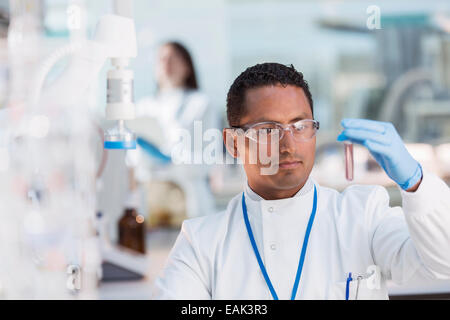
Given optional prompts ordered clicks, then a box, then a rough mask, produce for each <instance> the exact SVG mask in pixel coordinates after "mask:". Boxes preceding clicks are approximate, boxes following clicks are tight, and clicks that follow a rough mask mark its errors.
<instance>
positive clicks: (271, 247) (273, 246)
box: [270, 243, 277, 251]
mask: <svg viewBox="0 0 450 320" xmlns="http://www.w3.org/2000/svg"><path fill="white" fill-rule="evenodd" d="M270 249H272V250H274V251H275V250H277V245H276V244H275V243H272V244H271V245H270Z"/></svg>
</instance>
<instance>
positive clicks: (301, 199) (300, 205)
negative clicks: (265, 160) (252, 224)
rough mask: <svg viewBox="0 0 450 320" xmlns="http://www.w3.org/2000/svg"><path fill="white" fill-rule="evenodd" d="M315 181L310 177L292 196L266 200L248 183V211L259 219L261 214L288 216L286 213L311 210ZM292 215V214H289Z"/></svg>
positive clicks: (246, 194) (246, 193) (246, 197)
mask: <svg viewBox="0 0 450 320" xmlns="http://www.w3.org/2000/svg"><path fill="white" fill-rule="evenodd" d="M315 184H316V183H315V181H314V180H313V179H312V178H310V177H309V178H308V180H307V181H306V183H305V185H304V186H303V187H302V188H301V189H300V190H299V191H298V192H297V193H296V194H295V195H294V196H292V197H290V198H285V199H278V200H265V199H263V198H262V197H261V196H260V195H258V194H257V193H256V192H254V191H253V190H252V189H251V188H250V186H249V185H248V181H247V183H246V186H245V191H244V192H245V202H246V205H247V209H248V213H249V215H250V216H254V217H256V218H257V219H260V218H261V215H260V214H263V215H265V214H268V215H272V214H275V215H276V216H278V215H283V216H286V214H288V213H291V214H298V213H299V212H300V211H305V214H306V211H308V210H309V211H311V207H312V200H313V192H312V191H313V188H314V185H315ZM288 215H290V214H288Z"/></svg>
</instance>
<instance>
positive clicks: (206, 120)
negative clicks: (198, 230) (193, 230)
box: [137, 41, 218, 218]
mask: <svg viewBox="0 0 450 320" xmlns="http://www.w3.org/2000/svg"><path fill="white" fill-rule="evenodd" d="M155 70H156V82H157V92H156V95H155V96H154V97H147V98H145V99H143V100H141V101H140V102H139V103H138V104H137V114H138V117H152V118H155V119H157V122H158V124H159V126H160V128H161V131H162V141H163V143H160V144H158V147H159V148H160V150H161V151H162V152H163V153H164V154H166V155H168V156H170V155H171V153H172V149H173V147H174V146H175V145H176V144H177V143H178V142H179V141H180V130H179V129H184V130H187V131H189V132H190V136H191V138H192V140H191V146H192V145H194V143H193V139H194V122H195V121H201V125H202V129H203V132H204V131H205V130H207V129H209V128H217V127H218V117H217V116H216V114H215V113H214V110H213V109H212V108H211V107H210V106H209V99H208V98H207V96H206V95H205V94H204V93H202V92H201V91H200V90H199V86H198V81H197V76H196V72H195V68H194V64H193V61H192V57H191V55H190V54H189V52H188V50H187V49H186V48H185V47H184V46H183V45H182V44H180V43H179V42H173V41H172V42H167V43H165V44H163V45H162V46H161V47H160V48H159V51H158V58H157V65H156V69H155ZM200 138H201V137H200ZM197 139H199V137H197ZM194 152H202V150H194ZM193 158H194V154H193V153H192V154H191V159H193ZM208 172H209V169H208V167H207V166H206V165H175V164H172V165H171V166H170V168H169V169H168V170H166V172H165V173H164V179H165V180H168V181H172V182H175V183H176V184H178V185H179V186H180V187H181V189H182V190H183V191H184V193H185V199H186V213H187V216H188V218H192V217H196V216H201V215H206V214H210V213H212V212H214V211H215V206H214V199H213V195H212V193H211V190H210V187H209V183H208Z"/></svg>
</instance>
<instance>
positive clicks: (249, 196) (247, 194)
mask: <svg viewBox="0 0 450 320" xmlns="http://www.w3.org/2000/svg"><path fill="white" fill-rule="evenodd" d="M313 187H314V181H313V180H312V178H311V177H308V180H307V181H306V183H305V185H304V186H303V187H302V188H301V189H300V190H299V191H298V192H297V193H296V194H295V195H294V196H292V197H291V198H297V197H301V196H304V195H305V194H307V193H308V192H310V191H311V190H312V189H313ZM245 197H246V199H250V200H253V201H270V202H274V203H276V202H282V201H284V200H286V199H279V200H265V199H263V198H262V197H261V196H260V195H259V194H257V193H256V192H255V191H253V190H252V188H250V186H249V185H248V181H247V183H246V184H245ZM291 198H287V199H291Z"/></svg>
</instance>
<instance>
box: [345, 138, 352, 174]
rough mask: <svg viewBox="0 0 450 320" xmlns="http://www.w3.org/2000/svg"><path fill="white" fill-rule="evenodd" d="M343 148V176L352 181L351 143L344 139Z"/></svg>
mask: <svg viewBox="0 0 450 320" xmlns="http://www.w3.org/2000/svg"><path fill="white" fill-rule="evenodd" d="M344 148H345V178H346V179H347V180H348V181H353V168H354V161H353V143H351V142H349V141H344Z"/></svg>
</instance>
